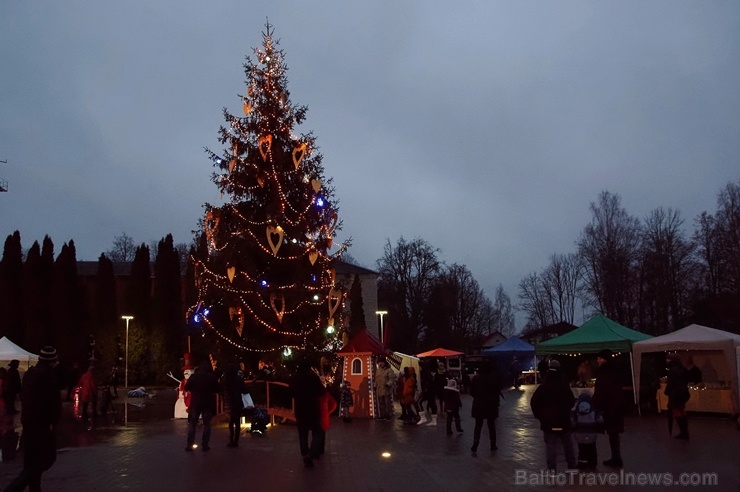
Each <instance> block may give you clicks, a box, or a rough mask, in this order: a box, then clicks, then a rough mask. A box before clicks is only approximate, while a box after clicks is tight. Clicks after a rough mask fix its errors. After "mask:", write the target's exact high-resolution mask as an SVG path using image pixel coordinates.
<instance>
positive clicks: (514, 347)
mask: <svg viewBox="0 0 740 492" xmlns="http://www.w3.org/2000/svg"><path fill="white" fill-rule="evenodd" d="M481 353H482V354H483V355H485V356H486V357H490V358H492V359H494V360H495V361H496V366H497V368H498V370H499V373H500V374H508V371H509V367H510V366H511V362H512V360H513V359H514V357H516V358H517V359H518V360H519V362H520V364H521V366H522V371H528V370H530V369H535V368H536V366H537V362H536V360H535V357H534V345H530V344H528V343H527V342H525V341H524V340H522V339H521V338H516V337H511V338H509V339H508V340H506V341H505V342H504V343H502V344H500V345H496V346H495V347H491V348H488V349H486V350H484V351H482V352H481Z"/></svg>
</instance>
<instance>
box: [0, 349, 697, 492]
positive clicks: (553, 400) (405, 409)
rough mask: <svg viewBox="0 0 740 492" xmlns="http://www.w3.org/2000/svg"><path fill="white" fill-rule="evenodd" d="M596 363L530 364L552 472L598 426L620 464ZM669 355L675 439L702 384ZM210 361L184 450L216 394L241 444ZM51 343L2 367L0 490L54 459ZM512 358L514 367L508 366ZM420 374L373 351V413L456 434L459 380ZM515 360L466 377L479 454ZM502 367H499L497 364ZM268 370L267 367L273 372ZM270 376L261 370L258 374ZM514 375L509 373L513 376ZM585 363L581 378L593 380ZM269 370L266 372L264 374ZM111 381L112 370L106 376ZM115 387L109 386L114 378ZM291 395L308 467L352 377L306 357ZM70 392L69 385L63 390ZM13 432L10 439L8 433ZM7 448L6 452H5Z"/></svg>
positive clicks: (232, 407)
mask: <svg viewBox="0 0 740 492" xmlns="http://www.w3.org/2000/svg"><path fill="white" fill-rule="evenodd" d="M596 361H597V364H598V369H597V370H596V371H595V375H596V379H595V385H594V387H593V391H592V392H590V391H582V392H579V394H578V397H577V398H576V396H574V390H573V389H572V388H571V381H569V380H568V379H567V378H566V377H565V375H564V371H563V370H562V367H561V364H560V362H559V361H558V360H556V359H555V358H553V357H548V358H546V359H544V360H543V361H542V362H541V363H540V365H539V366H538V367H537V370H538V372H539V374H540V377H541V384H539V385H538V386H537V387H536V389H535V391H534V393H533V395H532V398H531V401H530V406H531V410H532V414H533V416H534V418H535V419H537V420H538V421H539V422H540V428H541V430H542V432H543V437H544V443H545V456H546V466H547V469H549V470H555V469H556V465H557V456H558V453H559V452H560V450H561V448H562V453H563V455H564V457H565V461H566V464H567V467H568V468H569V469H590V470H593V469H595V468H596V466H597V452H596V441H597V439H598V435H599V434H606V436H607V439H608V442H609V449H610V452H611V456H610V457H609V458H608V459H606V460H604V461H603V464H604V465H606V466H608V467H613V468H621V467H622V466H623V464H624V463H623V459H622V454H621V444H620V435H621V434H622V433H623V432H624V408H625V405H624V403H625V402H624V400H623V389H622V382H621V376H620V374H619V371H618V369H617V366H616V364H615V361H614V357H613V354H612V352H611V351H610V350H602V351H600V352H599V353H598V354H597V357H596ZM666 363H667V384H666V387H665V394H666V395H667V397H668V409H669V432H671V433H672V427H673V423H674V422H675V423H676V424H677V427H678V429H679V434H678V435H677V436H675V437H676V438H678V439H682V440H688V439H689V431H688V417H687V415H686V412H685V406H686V402H687V401H688V399H689V398H690V393H689V391H688V384H689V383H693V384H699V383H701V371H699V370H698V368H696V367H695V366H694V365H693V361H692V360H691V358H690V357H686V356H684V358H683V360H682V359H681V358H680V357H678V356H677V355H676V354H669V356H668V359H667V361H666ZM215 365H216V364H215V363H214V361H213V360H212V359H210V358H208V359H203V360H202V361H201V362H200V363H199V364H198V365H197V367H196V368H195V371H194V372H193V373H192V374H191V375H190V376H189V377H188V378H187V379H186V380H184V381H183V385H184V390H185V391H187V393H188V394H189V396H190V399H189V405H188V426H187V435H186V448H185V449H186V451H188V452H192V451H193V450H194V449H195V448H196V447H195V442H196V433H197V430H198V428H199V424H200V422H202V435H201V446H200V448H201V450H202V451H204V452H207V451H209V449H210V444H211V443H210V440H211V421H212V419H213V417H214V416H215V414H216V411H217V407H216V405H217V397H218V395H222V396H223V397H224V398H225V401H226V403H227V406H226V408H227V411H228V413H229V424H228V427H229V441H228V444H227V446H228V447H238V442H239V435H240V432H241V426H240V422H241V418H242V417H243V416H244V410H245V405H246V403H245V398H244V396H245V394H248V387H247V384H246V382H245V375H244V368H243V367H238V366H229V365H227V366H226V367H224V368H219V371H218V373H217V372H216V371H214V367H215ZM56 366H57V356H56V350H54V348H53V347H48V346H47V347H44V348H43V349H42V350H41V353H40V356H39V363H38V364H37V365H36V366H33V367H31V368H30V369H29V370H28V371H27V372H26V374H25V376H24V378H23V379H22V380H21V377H20V374H19V371H18V361H17V360H13V361H11V362H10V364H9V365H8V366H7V367H0V396H1V397H0V432H1V433H2V448H3V459H4V460H6V459H12V455H13V450H14V449H15V448H16V446H17V439H18V436H17V434H15V432H14V429H15V416H16V414H17V413H18V409H17V406H16V405H17V402H18V399H19V397H20V400H21V403H22V414H21V423H22V426H23V433H22V439H23V447H24V449H25V453H24V466H23V471H22V472H21V474H20V475H19V476H18V477H16V479H15V480H14V481H13V482H11V483H10V484H9V485H8V486H7V487H6V488H5V489H4V490H24V488H25V487H26V486H28V487H29V489H30V490H40V480H41V474H42V473H43V472H44V471H45V470H47V469H48V468H49V467H51V465H52V464H53V463H54V460H55V457H56V448H55V444H54V443H55V428H56V425H57V424H58V422H59V417H60V413H61V395H60V392H59V391H57V390H56V389H57V388H59V384H58V382H57V381H58V375H57V371H56V370H55V367H56ZM514 366H516V367H514ZM418 367H419V373H420V374H419V375H418V376H417V371H416V368H414V367H412V366H406V367H403V368H401V370H400V371H399V373H398V374H396V372H395V371H394V370H393V369H392V368H391V367H390V365H389V363H388V361H387V360H386V359H385V358H383V357H379V358H377V360H376V366H375V370H374V378H373V384H374V390H375V395H376V397H377V414H375V417H376V418H377V419H379V420H386V421H390V420H393V419H394V418H395V412H394V399H395V400H397V401H398V402H399V403H400V407H401V413H400V415H399V416H398V419H400V420H402V421H403V423H404V424H405V425H409V426H421V425H424V426H427V427H436V426H437V424H438V415H439V414H443V415H444V416H445V417H444V420H443V421H444V422H445V423H446V425H445V430H446V433H447V435H452V434H453V426H454V430H455V431H456V432H458V433H460V432H463V428H462V425H461V412H463V411H465V409H464V408H463V400H462V399H461V397H460V381H458V379H457V378H456V377H453V375H452V374H451V373H449V372H448V370H447V368H446V366H445V364H444V363H443V362H442V361H437V360H435V359H422V360H421V361H419V365H418ZM520 370H521V369H520V366H519V364H518V361H514V364H512V366H511V367H510V372H509V373H508V374H505V375H503V376H502V375H501V374H500V371H499V370H498V368H497V367H496V364H495V363H493V362H492V361H491V360H490V359H484V360H483V361H482V362H481V363H480V365H479V367H478V368H477V371H476V373H475V374H474V375H473V376H472V378H470V380H469V381H466V389H467V391H468V392H469V393H470V396H471V397H472V405H471V408H470V409H469V410H468V411H469V412H470V416H471V417H472V419H473V421H474V428H473V444H472V446H471V448H470V450H471V452H472V453H476V452H477V451H478V448H479V446H480V444H481V437H482V434H483V427H484V424H486V425H487V428H488V445H489V447H490V450H491V451H496V450H497V449H498V447H497V442H496V421H497V419H498V417H499V406H500V401H501V399H503V398H504V389H506V388H508V387H514V388H515V389H516V388H518V385H519V384H520V383H519V379H518V377H516V376H518V371H520ZM503 372H506V371H503ZM585 372H586V371H585V369H583V364H582V365H581V367H579V370H578V381H579V382H581V383H584V382H585V380H586V376H584V373H585ZM271 373H272V370H271V369H270V374H271ZM265 374H267V373H265ZM512 376H515V377H512ZM591 376H592V374H591V370H590V369H589V370H588V372H587V380H588V381H591ZM265 377H268V376H265ZM113 380H115V372H114V373H113V374H112V375H111V378H110V381H113ZM74 386H75V390H73V391H74V392H77V393H78V395H79V402H80V412H81V418H82V419H83V420H85V419H88V418H89V415H90V412H91V413H92V415H93V416H94V415H95V414H96V395H97V393H98V388H97V386H96V383H95V368H94V366H92V365H91V366H90V367H88V369H87V371H85V372H84V373H82V374H80V375H79V379H78V380H77V383H76V384H75V385H74ZM112 386H113V387H115V384H112ZM289 390H290V397H291V398H292V399H293V402H294V409H295V420H296V428H297V432H298V444H299V446H298V447H299V450H300V454H301V458H302V459H303V463H304V465H305V466H306V467H313V466H314V462H315V461H316V460H319V459H321V456H322V454H323V453H324V451H325V444H326V433H327V431H328V430H329V426H330V422H331V419H330V415H331V414H332V413H333V412H334V411H335V410H337V409H338V413H339V416H340V418H341V419H342V420H343V421H345V422H350V421H351V412H352V407H353V405H354V401H353V400H354V398H353V390H352V388H351V385H350V383H349V381H342V382H341V384H340V385H339V389H338V392H337V393H336V395H337V397H336V398H335V397H334V396H333V395H332V392H330V391H329V390H328V389H327V387H326V384H325V380H324V378H323V377H321V376H320V371H319V370H317V369H316V368H314V367H313V366H312V363H311V361H309V360H307V359H302V360H300V361H298V362H297V364H296V368H295V371H294V373H293V376H292V377H291V379H290V381H289ZM68 394H69V393H68ZM10 440H12V443H11V441H10ZM6 447H7V448H8V450H7V451H6Z"/></svg>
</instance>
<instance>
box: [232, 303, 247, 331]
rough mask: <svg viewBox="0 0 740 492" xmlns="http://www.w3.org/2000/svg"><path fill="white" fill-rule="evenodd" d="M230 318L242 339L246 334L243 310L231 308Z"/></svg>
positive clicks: (235, 307) (236, 307)
mask: <svg viewBox="0 0 740 492" xmlns="http://www.w3.org/2000/svg"><path fill="white" fill-rule="evenodd" d="M229 318H230V319H231V324H232V326H233V327H234V329H235V330H236V332H237V333H238V334H239V336H240V337H241V336H242V333H243V332H244V312H243V311H242V308H241V307H238V306H231V307H230V308H229Z"/></svg>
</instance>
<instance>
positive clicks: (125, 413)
mask: <svg viewBox="0 0 740 492" xmlns="http://www.w3.org/2000/svg"><path fill="white" fill-rule="evenodd" d="M121 319H125V320H126V368H125V369H124V376H123V380H124V381H123V385H124V386H125V387H126V389H125V390H124V391H125V392H126V393H125V395H126V403H124V407H125V412H124V424H125V425H128V323H129V321H131V320H132V319H134V317H133V316H121Z"/></svg>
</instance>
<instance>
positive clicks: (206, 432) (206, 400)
mask: <svg viewBox="0 0 740 492" xmlns="http://www.w3.org/2000/svg"><path fill="white" fill-rule="evenodd" d="M220 389H221V388H220V386H219V384H218V378H217V377H216V375H215V374H214V373H213V367H212V366H211V362H210V361H208V360H204V361H203V362H201V363H200V365H199V366H198V368H197V369H196V370H195V372H194V373H193V375H192V376H190V377H189V378H188V381H187V382H186V383H185V391H189V392H190V407H189V408H188V442H187V446H185V451H192V450H193V444H195V429H196V428H197V427H198V420H199V419H200V417H201V416H203V436H202V437H201V442H202V444H203V451H208V450H210V449H211V448H210V446H209V443H210V442H211V419H212V418H213V415H214V414H215V413H216V395H217V394H218V393H219V391H220Z"/></svg>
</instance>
